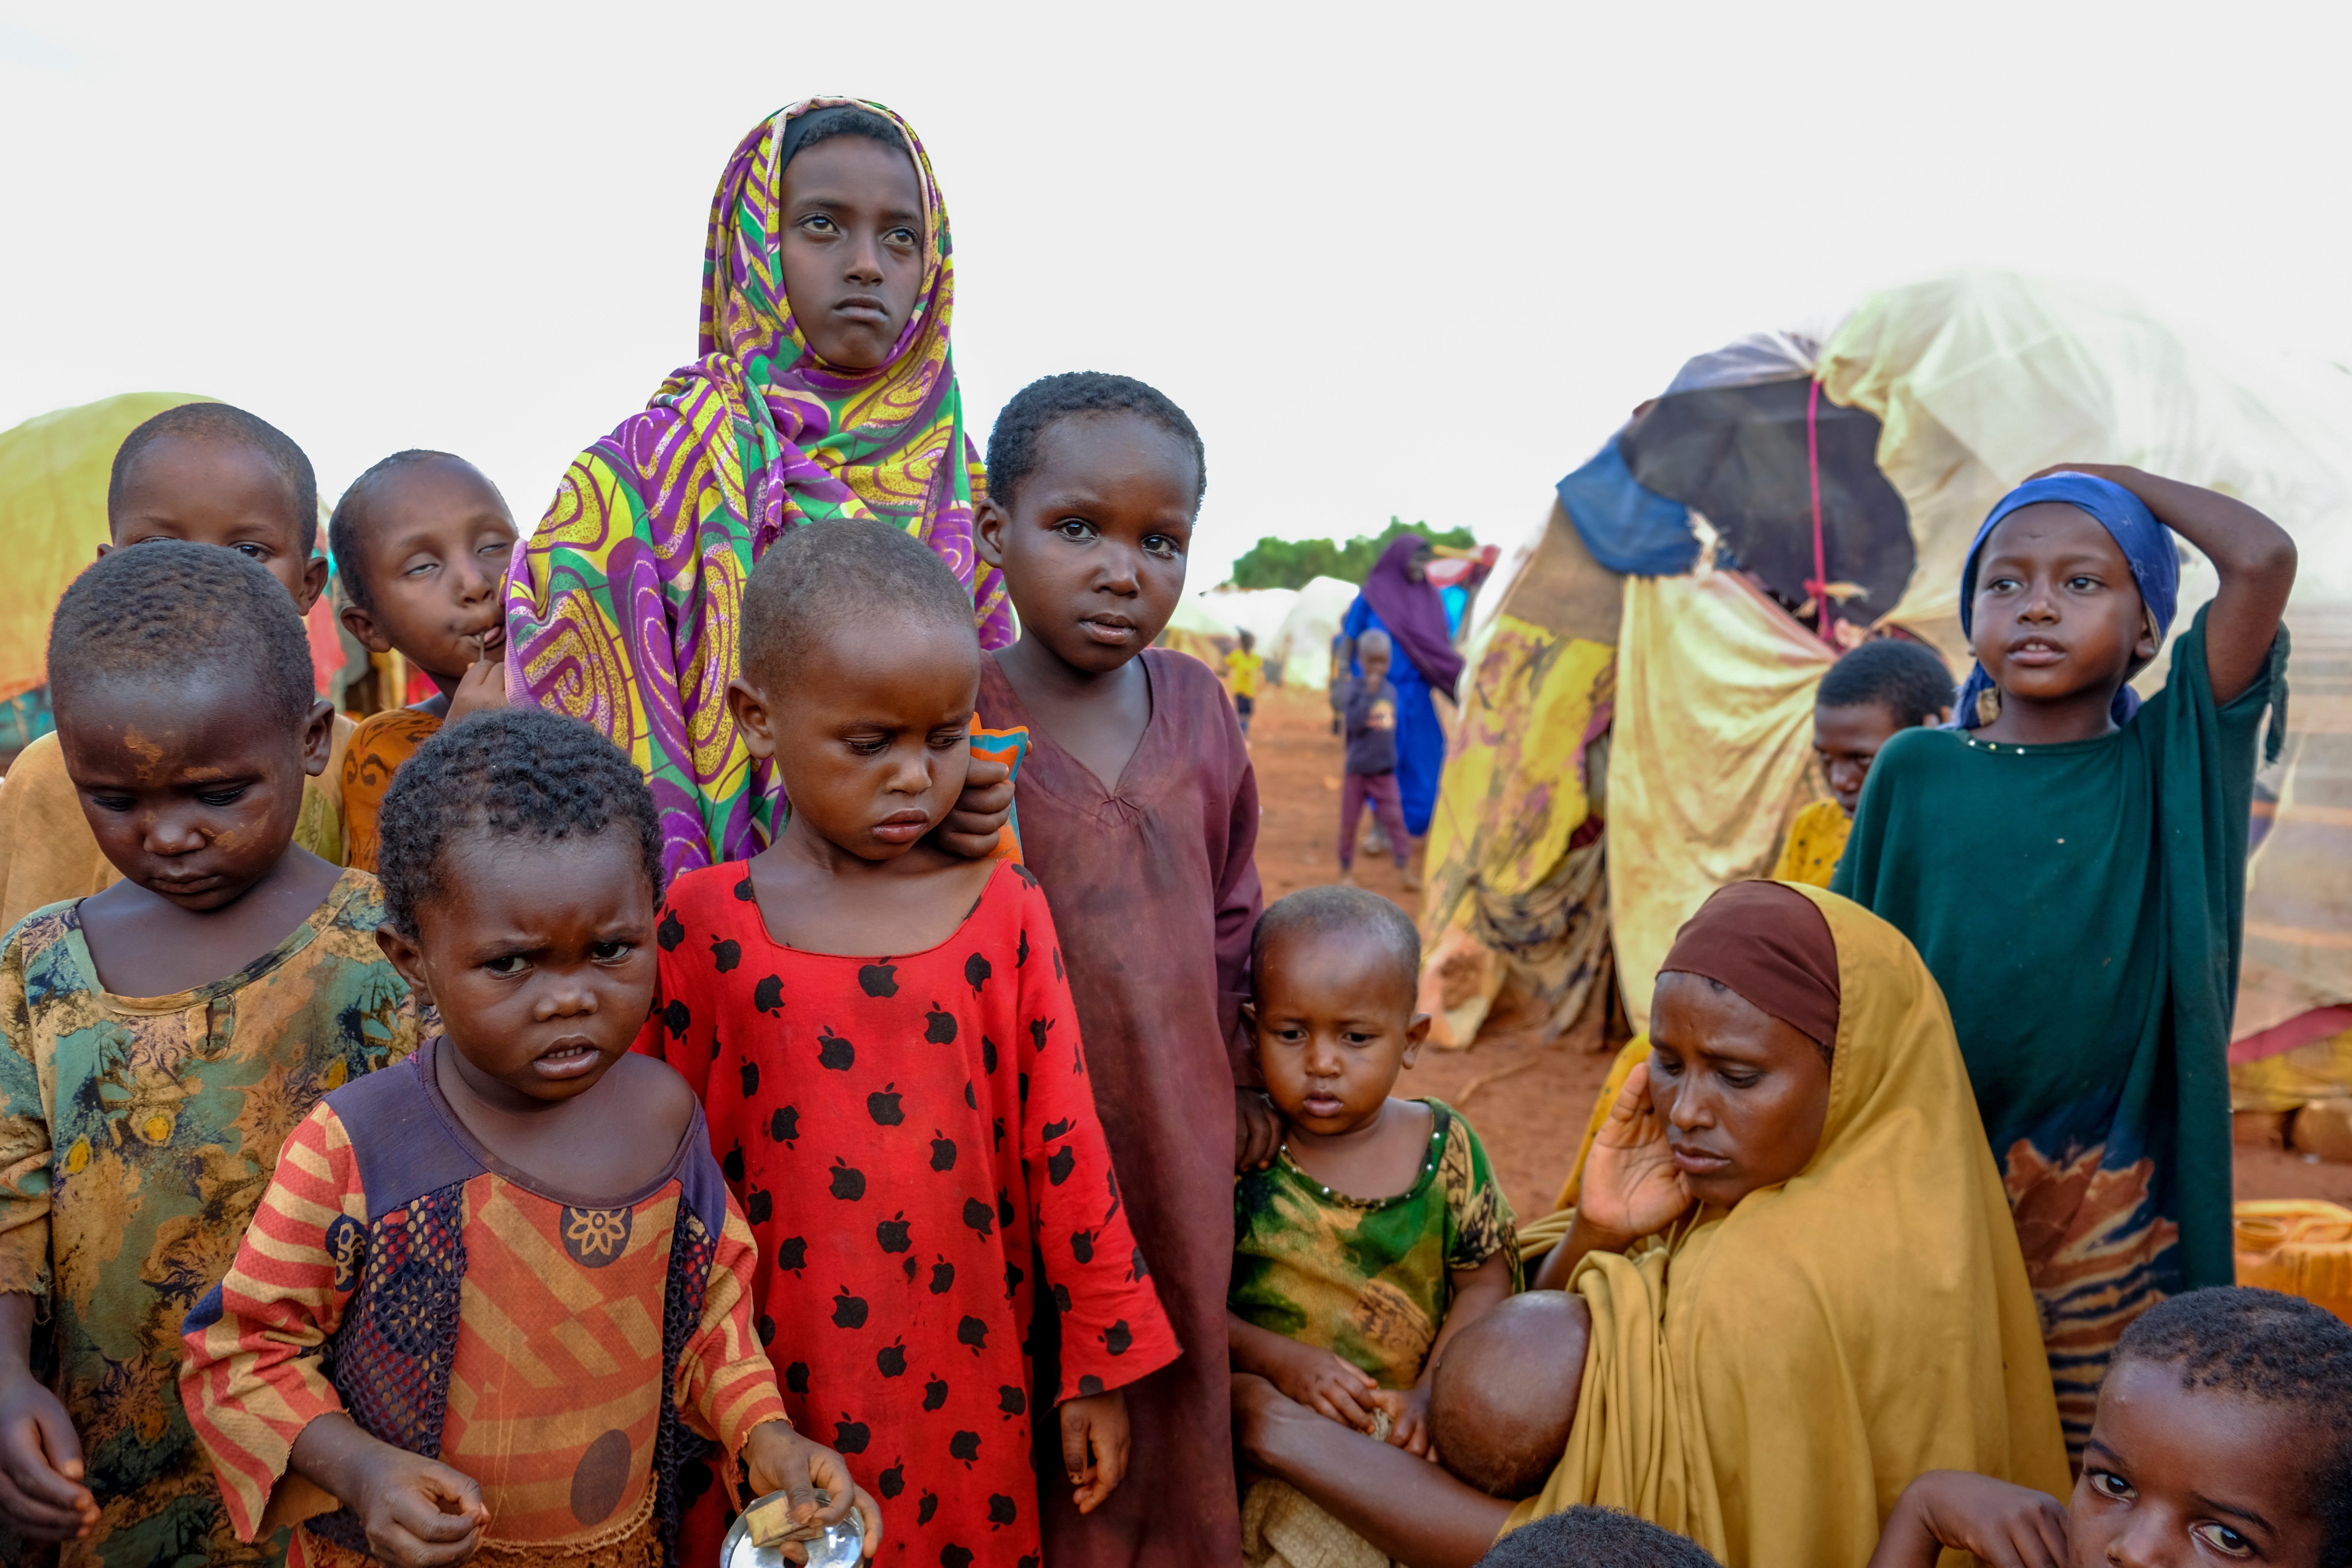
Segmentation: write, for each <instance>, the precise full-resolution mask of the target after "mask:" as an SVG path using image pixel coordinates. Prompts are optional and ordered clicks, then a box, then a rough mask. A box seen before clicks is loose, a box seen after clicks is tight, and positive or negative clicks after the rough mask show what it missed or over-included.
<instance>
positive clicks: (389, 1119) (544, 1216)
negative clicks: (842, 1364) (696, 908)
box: [181, 1040, 783, 1568]
mask: <svg viewBox="0 0 2352 1568" xmlns="http://www.w3.org/2000/svg"><path fill="white" fill-rule="evenodd" d="M444 1044H445V1042H442V1041H438V1040H436V1041H433V1042H430V1043H428V1044H427V1045H426V1046H425V1047H424V1048H423V1049H422V1050H420V1051H418V1052H417V1053H416V1054H415V1056H414V1057H412V1058H410V1059H409V1062H408V1064H407V1065H406V1067H405V1068H403V1069H402V1070H400V1071H397V1072H391V1073H386V1074H384V1075H383V1076H382V1077H380V1078H376V1079H369V1080H368V1081H366V1082H364V1083H357V1084H352V1085H351V1086H350V1087H349V1088H346V1089H342V1090H341V1091H339V1092H337V1093H335V1094H331V1095H330V1096H328V1097H327V1100H326V1103H324V1104H323V1105H320V1107H318V1109H316V1110H313V1111H312V1112H311V1113H310V1119H309V1120H308V1121H304V1122H303V1124H302V1125H301V1126H300V1127H299V1129H297V1130H296V1131H295V1133H294V1136H293V1137H292V1138H290V1139H289V1140H288V1142H287V1145H286V1152H285V1154H284V1156H283V1157H282V1158H281V1159H280V1160H279V1161H278V1173H277V1175H276V1176H275V1178H273V1179H272V1181H271V1182H270V1184H269V1191H268V1194H267V1195H266V1196H265V1197H264V1198H263V1199H262V1202H261V1207H260V1210H259V1212H258V1213H257V1214H256V1215H255V1216H254V1220H253V1232H252V1234H251V1235H250V1236H248V1237H247V1239H246V1241H245V1244H244V1245H243V1246H242V1247H239V1248H238V1249H237V1255H236V1266H235V1267H234V1268H231V1269H230V1270H229V1274H228V1277H227V1279H225V1280H223V1281H222V1282H221V1284H219V1285H218V1286H216V1287H215V1288H214V1289H213V1290H212V1291H211V1292H210V1293H209V1294H208V1295H206V1297H205V1300H203V1302H201V1303H200V1304H199V1305H198V1306H197V1308H196V1310H194V1311H193V1312H191V1313H190V1314H189V1315H188V1319H187V1325H186V1331H187V1346H188V1360H187V1366H186V1369H185V1371H184V1373H182V1376H181V1387H182V1390H183V1392H184V1394H185V1396H186V1399H187V1403H188V1412H189V1416H190V1419H191V1420H192V1421H193V1423H194V1426H195V1429H196V1433H197V1436H199V1437H200V1438H201V1439H202V1440H203V1443H204V1446H205V1448H206V1449H207V1450H209V1451H210V1453H211V1455H212V1458H213V1461H214V1463H215V1466H217V1467H218V1472H219V1476H220V1484H221V1490H222V1493H223V1495H224V1496H225V1497H226V1499H227V1503H228V1512H229V1516H230V1518H231V1519H232V1520H233V1521H235V1523H236V1531H237V1534H238V1536H239V1537H240V1538H244V1539H251V1538H252V1537H253V1536H255V1535H257V1534H259V1533H265V1532H268V1531H272V1530H274V1529H277V1528H280V1527H282V1526H284V1525H285V1524H287V1523H288V1522H290V1521H295V1520H298V1519H299V1520H301V1521H302V1522H301V1524H300V1525H299V1528H298V1529H297V1530H296V1531H295V1534H294V1543H293V1550H292V1551H291V1552H289V1557H288V1561H289V1563H294V1564H298V1565H299V1564H304V1563H320V1564H335V1565H337V1568H341V1565H343V1564H352V1565H353V1568H356V1565H358V1564H361V1563H369V1562H373V1558H372V1557H370V1556H368V1555H367V1552H366V1545H367V1534H366V1531H365V1529H364V1528H363V1526H362V1523H361V1521H360V1520H359V1519H358V1518H357V1517H356V1516H355V1515H354V1514H352V1512H351V1511H350V1510H347V1509H338V1508H336V1507H335V1506H334V1500H333V1499H331V1498H330V1497H328V1496H327V1495H326V1494H325V1493H324V1492H322V1491H320V1489H318V1488H317V1487H315V1486H313V1485H312V1484H310V1482H309V1481H307V1480H305V1479H301V1478H299V1477H292V1478H289V1474H288V1468H287V1467H288V1465H289V1459H290V1456H291V1454H292V1451H293V1447H294V1439H295V1438H296V1437H298V1436H300V1435H301V1431H302V1428H303V1427H304V1426H308V1425H309V1424H310V1422H312V1421H313V1420H316V1419H317V1418H318V1417H320V1415H329V1414H331V1413H334V1412H337V1411H342V1412H345V1413H347V1414H348V1415H350V1416H351V1417H352V1420H353V1421H355V1422H357V1423H358V1425H359V1426H360V1427H361V1429H362V1430H363V1431H366V1432H368V1433H369V1434H371V1435H372V1436H376V1437H379V1438H382V1439H383V1441H385V1442H387V1443H391V1444H393V1445H394V1446H395V1447H403V1448H406V1449H407V1450H409V1451H410V1452H411V1453H421V1454H426V1455H430V1456H432V1457H435V1458H439V1459H440V1460H441V1461H442V1462H443V1463H444V1464H446V1465H448V1466H450V1467H451V1468H454V1469H457V1470H458V1471H460V1472H462V1473H463V1474H465V1475H467V1476H470V1477H471V1478H473V1479H474V1481H475V1482H476V1484H477V1485H478V1486H479V1487H480V1488H481V1489H482V1501H483V1503H484V1504H485V1505H486V1506H487V1507H488V1509H489V1511H490V1520H491V1523H490V1527H489V1530H488V1532H487V1533H486V1535H485V1538H484V1540H483V1542H482V1547H481V1550H480V1552H478V1555H477V1556H476V1557H475V1559H474V1561H476V1562H478V1563H517V1564H520V1563H530V1564H533V1565H534V1568H637V1565H639V1564H646V1565H650V1564H653V1563H658V1562H661V1561H664V1560H665V1558H664V1555H663V1552H661V1550H660V1546H661V1545H663V1544H667V1542H671V1541H674V1540H675V1536H676V1529H677V1513H678V1509H679V1499H678V1495H677V1476H678V1468H679V1466H680V1464H681V1462H682V1461H683V1459H684V1458H685V1457H686V1451H687V1450H688V1449H692V1450H696V1451H698V1450H699V1449H700V1448H701V1447H702V1446H703V1444H702V1439H704V1438H709V1439H712V1440H715V1441H717V1442H719V1443H720V1444H721V1445H723V1446H724V1447H725V1449H726V1452H727V1454H728V1456H729V1458H733V1457H734V1456H735V1455H736V1454H737V1453H738V1452H740V1449H741V1448H742V1446H743V1442H744V1439H745V1438H746V1437H748V1436H750V1435H751V1428H752V1427H754V1426H758V1425H759V1424H760V1423H761V1422H763V1421H773V1420H779V1419H781V1418H782V1415H783V1401H782V1398H781V1397H780V1396H779V1395H778V1394H777V1392H776V1376H775V1372H774V1370H773V1369H772V1368H771V1367H770V1366H769V1364H768V1361H767V1358H766V1357H765V1356H763V1355H762V1354H761V1353H760V1347H759V1343H758V1342H757V1341H756V1340H755V1339H754V1338H753V1335H752V1328H751V1298H750V1284H751V1266H752V1258H753V1252H754V1249H753V1246H752V1241H751V1231H750V1229H749V1227H748V1226H745V1224H744V1223H743V1215H742V1214H741V1212H740V1210H738V1209H737V1208H736V1207H735V1205H734V1203H733V1202H732V1200H730V1198H729V1196H728V1194H727V1187H726V1184H725V1183H724V1182H723V1181H721V1180H720V1179H719V1168H718V1166H717V1164H716V1163H714V1162H713V1161H712V1160H711V1158H710V1148H709V1137H708V1135H707V1134H706V1133H705V1131H704V1130H703V1125H702V1118H701V1115H700V1113H699V1112H698V1113H697V1114H696V1115H695V1117H694V1119H693V1121H692V1122H691V1123H690V1124H689V1125H688V1128H687V1131H686V1133H685V1135H684V1136H683V1137H682V1138H680V1139H679V1140H678V1146H677V1153H676V1154H675V1155H674V1156H673V1157H672V1159H671V1161H670V1163H669V1164H668V1166H667V1168H665V1169H664V1170H663V1171H662V1172H661V1173H660V1174H658V1175H657V1176H656V1177H655V1178H654V1179H653V1180H652V1181H651V1182H649V1183H647V1184H646V1186H645V1187H644V1189H643V1190H641V1191H639V1192H636V1193H634V1194H617V1195H616V1198H614V1199H605V1198H599V1199H596V1200H594V1201H582V1200H581V1199H580V1198H579V1197H578V1196H577V1195H576V1194H558V1193H551V1192H549V1191H546V1190H545V1189H543V1188H541V1187H540V1186H539V1185H538V1184H535V1183H533V1182H532V1181H531V1180H530V1178H529V1177H528V1176H526V1175H525V1174H524V1173H521V1172H519V1171H516V1170H514V1169H512V1168H511V1167H509V1166H505V1165H501V1164H499V1161H498V1157H497V1156H496V1155H495V1154H493V1153H491V1152H489V1151H488V1150H487V1149H485V1148H483V1147H482V1146H481V1145H480V1144H479V1143H478V1142H475V1140H474V1138H473V1136H472V1135H471V1134H470V1133H468V1132H467V1131H466V1128H465V1124H464V1123H463V1122H461V1121H459V1120H458V1119H457V1114H456V1113H455V1112H454V1111H453V1110H451V1109H450V1107H449V1105H448V1103H447V1101H446V1100H444V1099H443V1098H442V1096H441V1092H440V1089H439V1087H438V1085H437V1083H436V1079H435V1077H434V1073H435V1065H434V1063H435V1057H436V1053H437V1051H438V1050H439V1049H440V1048H443V1047H444ZM673 1390H674V1391H675V1394H673Z"/></svg>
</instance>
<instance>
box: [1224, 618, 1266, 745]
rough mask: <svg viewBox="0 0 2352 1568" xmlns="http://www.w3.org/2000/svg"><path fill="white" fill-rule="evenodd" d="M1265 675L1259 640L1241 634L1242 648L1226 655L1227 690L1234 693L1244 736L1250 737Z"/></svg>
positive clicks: (1237, 648)
mask: <svg viewBox="0 0 2352 1568" xmlns="http://www.w3.org/2000/svg"><path fill="white" fill-rule="evenodd" d="M1264 677H1265V655H1264V654H1262V653H1260V652H1258V651H1257V638H1255V637H1252V636H1250V635H1249V633H1247V632H1244V633H1242V634H1241V646H1240V647H1236V648H1234V651H1233V652H1231V653H1229V654H1227V655H1225V689H1226V690H1227V691H1230V692H1232V693H1233V698H1234V712H1235V713H1238V714H1239V715H1241V721H1242V735H1243V737H1244V739H1246V738H1247V737H1248V735H1249V724H1250V714H1251V713H1252V712H1253V711H1254V710H1255V709H1256V707H1257V688H1258V682H1259V681H1260V680H1261V679H1263V678H1264Z"/></svg>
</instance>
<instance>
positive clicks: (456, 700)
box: [441, 658, 507, 729]
mask: <svg viewBox="0 0 2352 1568" xmlns="http://www.w3.org/2000/svg"><path fill="white" fill-rule="evenodd" d="M506 705H507V667H506V662H505V660H503V659H497V658H485V659H480V660H478V661H477V662H475V663H473V664H470V665H467V667H466V673H465V675H464V677H463V678H461V679H459V680H458V682H457V690H455V691H452V692H451V693H449V711H448V713H447V714H446V716H445V717H444V718H443V719H442V721H441V723H442V727H443V728H445V729H446V728H447V727H448V726H449V725H451V724H455V723H456V722H457V721H458V720H460V719H463V718H464V717H466V715H467V714H468V713H479V712H480V711H482V710H484V709H486V708H503V707H505V706H506Z"/></svg>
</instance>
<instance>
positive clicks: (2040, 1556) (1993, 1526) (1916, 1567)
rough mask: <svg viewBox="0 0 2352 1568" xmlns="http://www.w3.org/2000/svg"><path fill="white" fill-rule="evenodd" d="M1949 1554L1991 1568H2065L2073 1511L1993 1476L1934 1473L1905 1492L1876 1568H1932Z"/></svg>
mask: <svg viewBox="0 0 2352 1568" xmlns="http://www.w3.org/2000/svg"><path fill="white" fill-rule="evenodd" d="M1944 1547H1949V1548H1951V1549H1952V1550H1954V1551H1956V1552H1974V1553H1976V1555H1977V1556H1978V1558H1979V1559H1980V1560H1982V1561H1983V1562H1985V1563H1989V1564H1990V1568H2066V1563H2067V1552H2066V1510H2065V1509H2064V1508H2063V1506H2062V1505H2061V1504H2060V1503H2059V1501H2058V1500H2057V1499H2056V1498H2053V1497H2052V1496H2050V1495H2049V1494H2048V1493H2047V1492H2038V1491H2034V1490H2033V1489H2031V1488H2028V1487H2016V1486H2011V1485H2010V1484H2009V1483H2008V1482H2007V1481H1997V1480H1995V1479H1992V1478H1991V1477H1990V1476H1979V1475H1973V1474H1970V1473H1969V1471H1967V1470H1928V1471H1927V1472H1926V1473H1924V1474H1922V1475H1921V1476H1920V1477H1919V1478H1918V1479H1916V1480H1915V1481H1913V1482H1912V1483H1911V1484H1910V1485H1909V1486H1907V1487H1906V1488H1904V1489H1903V1496H1902V1497H1901V1498H1900V1499H1899V1500H1897V1501H1896V1502H1895V1511H1894V1512H1893V1513H1892V1514H1889V1515H1888V1516H1887V1520H1886V1531H1885V1534H1884V1535H1882V1536H1881V1537H1880V1538H1879V1542H1878V1550H1877V1551H1876V1552H1874V1553H1872V1554H1871V1559H1870V1568H1933V1564H1934V1563H1935V1562H1936V1560H1937V1555H1938V1552H1939V1551H1940V1549H1941V1548H1944Z"/></svg>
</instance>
